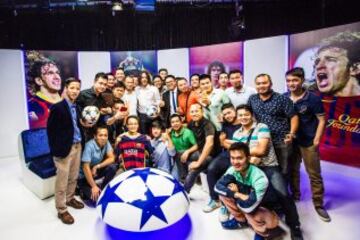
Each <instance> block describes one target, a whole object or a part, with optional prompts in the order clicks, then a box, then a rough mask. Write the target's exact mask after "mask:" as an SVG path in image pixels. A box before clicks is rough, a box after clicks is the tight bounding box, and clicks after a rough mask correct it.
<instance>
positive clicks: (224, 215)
mask: <svg viewBox="0 0 360 240" xmlns="http://www.w3.org/2000/svg"><path fill="white" fill-rule="evenodd" d="M229 219H230V213H229V210H228V209H227V208H226V207H225V206H224V205H221V207H220V209H219V221H220V222H226V221H229Z"/></svg>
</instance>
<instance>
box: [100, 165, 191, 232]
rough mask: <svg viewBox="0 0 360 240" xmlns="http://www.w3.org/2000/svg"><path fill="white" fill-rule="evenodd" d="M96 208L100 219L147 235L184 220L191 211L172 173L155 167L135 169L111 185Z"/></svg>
mask: <svg viewBox="0 0 360 240" xmlns="http://www.w3.org/2000/svg"><path fill="white" fill-rule="evenodd" d="M96 209H97V211H98V213H99V216H100V218H101V219H102V220H103V221H104V222H105V223H107V224H109V225H110V226H112V227H114V228H118V229H121V230H125V231H132V232H147V231H154V230H158V229H162V228H166V227H168V226H170V225H172V224H174V223H176V222H177V221H179V220H180V219H182V218H183V217H184V216H185V214H186V213H187V211H188V209H189V199H188V196H187V193H186V192H185V190H184V188H183V187H182V185H181V184H180V183H179V182H178V181H177V180H176V179H174V178H173V177H172V176H171V175H170V174H168V173H165V172H163V171H160V170H158V169H154V168H136V169H132V170H129V171H126V172H124V173H122V174H120V175H119V176H117V177H115V178H114V179H113V180H112V181H111V182H109V184H108V185H107V186H106V187H105V188H104V189H103V191H102V193H101V195H100V197H99V200H98V202H97V206H96Z"/></svg>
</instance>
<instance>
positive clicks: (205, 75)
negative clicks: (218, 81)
mask: <svg viewBox="0 0 360 240" xmlns="http://www.w3.org/2000/svg"><path fill="white" fill-rule="evenodd" d="M204 79H210V81H211V77H210V75H209V74H201V75H200V77H199V82H201V80H204Z"/></svg>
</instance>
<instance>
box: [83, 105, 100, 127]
mask: <svg viewBox="0 0 360 240" xmlns="http://www.w3.org/2000/svg"><path fill="white" fill-rule="evenodd" d="M81 116H82V118H83V119H84V120H85V122H87V123H88V124H95V123H96V122H97V121H98V120H99V117H100V111H99V109H98V108H97V107H95V106H86V107H85V108H84V110H83V111H82V113H81Z"/></svg>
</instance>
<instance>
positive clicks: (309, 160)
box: [285, 68, 331, 222]
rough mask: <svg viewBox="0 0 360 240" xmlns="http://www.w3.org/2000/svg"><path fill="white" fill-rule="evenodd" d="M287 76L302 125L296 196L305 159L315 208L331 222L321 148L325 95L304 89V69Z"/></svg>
mask: <svg viewBox="0 0 360 240" xmlns="http://www.w3.org/2000/svg"><path fill="white" fill-rule="evenodd" d="M285 76H286V85H287V87H288V89H289V92H288V93H286V94H285V95H286V96H287V97H289V98H290V99H291V100H292V101H293V102H294V105H295V111H296V112H297V114H298V115H299V118H300V124H301V128H299V131H298V132H297V135H296V139H295V141H294V151H293V157H292V161H293V164H292V165H291V169H290V173H291V181H290V183H291V184H290V187H291V190H292V193H293V197H294V199H295V200H300V164H301V158H303V159H304V165H305V169H306V172H307V173H308V175H309V178H310V184H311V191H312V198H313V203H314V206H315V210H316V212H317V213H318V215H319V217H320V218H321V219H322V220H323V221H325V222H329V221H330V220H331V219H330V216H329V214H328V213H327V211H326V210H325V208H324V204H323V201H324V200H323V199H324V184H323V179H322V176H321V167H320V158H319V148H318V147H319V143H320V139H321V136H322V135H323V133H324V129H325V124H326V122H325V121H326V120H325V112H324V108H323V105H322V102H321V98H320V97H318V96H316V95H315V94H313V93H310V92H308V91H307V90H305V89H304V88H303V86H302V85H303V83H304V76H305V74H304V70H303V69H302V68H294V69H290V70H289V71H287V72H286V75H285Z"/></svg>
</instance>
